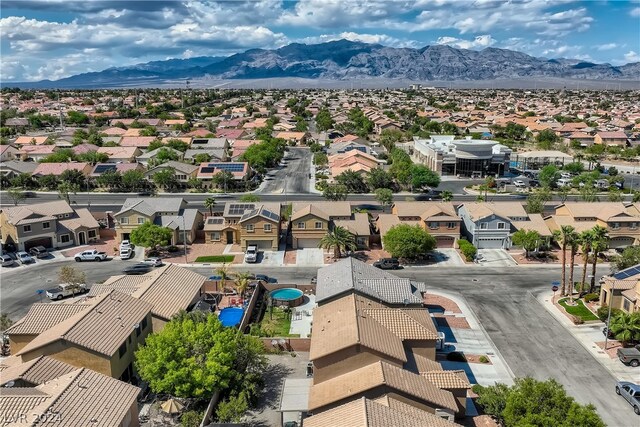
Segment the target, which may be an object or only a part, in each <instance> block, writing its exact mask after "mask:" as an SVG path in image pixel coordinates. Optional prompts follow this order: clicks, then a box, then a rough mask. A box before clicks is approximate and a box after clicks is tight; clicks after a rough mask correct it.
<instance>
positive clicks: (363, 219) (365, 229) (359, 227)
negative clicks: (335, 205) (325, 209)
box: [333, 212, 371, 236]
mask: <svg viewBox="0 0 640 427" xmlns="http://www.w3.org/2000/svg"><path fill="white" fill-rule="evenodd" d="M333 223H334V224H335V225H336V226H338V227H344V228H346V229H347V231H349V233H351V234H354V235H356V236H369V235H371V225H370V223H369V214H367V213H363V212H359V213H354V214H353V219H336V220H334V221H333Z"/></svg>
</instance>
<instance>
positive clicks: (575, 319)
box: [571, 314, 584, 325]
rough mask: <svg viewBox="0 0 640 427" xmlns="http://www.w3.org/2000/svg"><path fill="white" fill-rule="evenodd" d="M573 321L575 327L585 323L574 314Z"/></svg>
mask: <svg viewBox="0 0 640 427" xmlns="http://www.w3.org/2000/svg"><path fill="white" fill-rule="evenodd" d="M571 321H572V322H573V324H574V325H582V324H583V323H584V320H582V317H580V316H574V315H573V314H572V315H571Z"/></svg>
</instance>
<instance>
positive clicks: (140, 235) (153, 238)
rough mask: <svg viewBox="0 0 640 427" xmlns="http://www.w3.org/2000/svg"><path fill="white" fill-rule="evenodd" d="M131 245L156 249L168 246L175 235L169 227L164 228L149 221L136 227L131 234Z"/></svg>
mask: <svg viewBox="0 0 640 427" xmlns="http://www.w3.org/2000/svg"><path fill="white" fill-rule="evenodd" d="M130 237H131V243H133V244H134V245H136V246H142V247H145V248H155V247H156V246H167V245H168V244H170V243H171V238H172V237H173V233H172V232H171V230H170V229H169V228H167V227H162V226H159V225H156V224H154V223H153V222H151V221H147V222H145V223H144V224H142V225H140V226H138V227H136V228H135V229H134V230H133V231H132V232H131V236H130Z"/></svg>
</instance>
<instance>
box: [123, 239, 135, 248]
mask: <svg viewBox="0 0 640 427" xmlns="http://www.w3.org/2000/svg"><path fill="white" fill-rule="evenodd" d="M123 249H133V246H132V245H131V242H130V241H128V240H123V241H122V242H120V250H123Z"/></svg>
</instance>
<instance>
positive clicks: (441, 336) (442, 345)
mask: <svg viewBox="0 0 640 427" xmlns="http://www.w3.org/2000/svg"><path fill="white" fill-rule="evenodd" d="M444 338H445V337H444V332H438V339H437V340H436V350H444V348H445V346H446V343H445V341H444Z"/></svg>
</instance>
